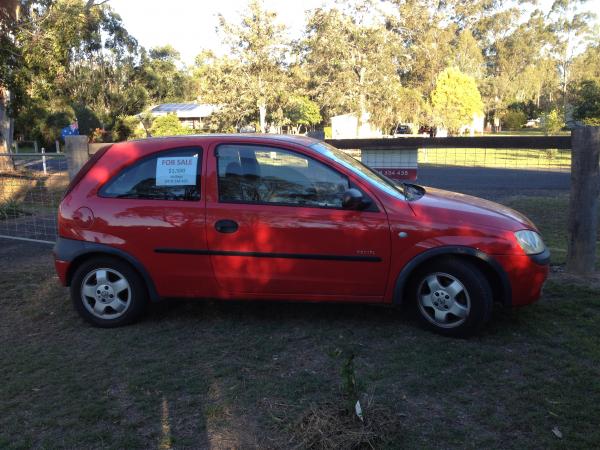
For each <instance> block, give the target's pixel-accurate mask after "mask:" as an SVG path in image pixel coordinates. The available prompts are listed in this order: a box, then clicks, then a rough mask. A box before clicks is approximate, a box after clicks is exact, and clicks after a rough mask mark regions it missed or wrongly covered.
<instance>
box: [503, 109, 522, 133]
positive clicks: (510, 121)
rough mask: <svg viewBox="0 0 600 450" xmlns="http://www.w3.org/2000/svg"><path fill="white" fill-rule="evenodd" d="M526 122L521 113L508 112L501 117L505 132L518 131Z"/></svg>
mask: <svg viewBox="0 0 600 450" xmlns="http://www.w3.org/2000/svg"><path fill="white" fill-rule="evenodd" d="M526 122H527V116H526V115H525V113H524V112H523V111H515V110H509V111H506V112H505V113H504V115H503V116H502V125H503V127H504V128H505V129H507V130H518V129H520V128H522V127H523V125H525V123H526Z"/></svg>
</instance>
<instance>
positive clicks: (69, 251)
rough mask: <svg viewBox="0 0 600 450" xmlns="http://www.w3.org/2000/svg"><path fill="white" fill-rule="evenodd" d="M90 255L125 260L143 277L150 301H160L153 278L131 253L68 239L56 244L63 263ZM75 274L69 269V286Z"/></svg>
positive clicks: (56, 251)
mask: <svg viewBox="0 0 600 450" xmlns="http://www.w3.org/2000/svg"><path fill="white" fill-rule="evenodd" d="M90 253H103V254H106V255H114V256H118V257H120V258H123V259H124V260H125V261H127V262H128V263H129V264H131V265H132V266H133V267H134V268H135V269H136V270H137V271H138V272H139V274H140V275H141V276H142V278H143V279H144V283H145V284H146V288H147V289H148V295H149V296H150V300H152V301H158V300H160V296H159V295H158V293H157V292H156V287H155V286H154V282H153V281H152V277H150V274H149V273H148V271H147V270H146V268H145V267H144V266H143V265H142V264H141V263H140V262H139V261H138V260H137V259H136V258H134V257H133V256H131V255H130V254H129V253H126V252H124V251H123V250H120V249H118V248H115V247H111V246H110V245H106V244H98V243H96V242H86V241H77V240H74V239H66V238H62V237H59V238H58V239H57V240H56V244H54V256H55V258H56V259H59V260H61V261H68V262H70V263H72V262H73V261H75V260H76V259H78V258H80V257H82V256H85V255H88V254H90ZM72 274H73V267H69V273H68V275H67V286H68V285H70V283H71V275H72Z"/></svg>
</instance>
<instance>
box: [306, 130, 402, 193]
mask: <svg viewBox="0 0 600 450" xmlns="http://www.w3.org/2000/svg"><path fill="white" fill-rule="evenodd" d="M310 148H312V149H313V150H316V151H318V152H319V153H321V154H322V155H325V156H327V157H329V158H331V159H333V160H334V161H335V162H337V163H339V164H341V165H342V166H344V167H345V168H347V169H349V170H351V171H352V172H353V173H355V174H356V175H358V176H359V177H360V178H362V179H363V180H366V181H368V182H369V183H371V184H374V185H375V186H377V187H378V188H379V189H381V190H383V191H385V192H386V193H388V194H390V195H393V196H394V197H396V198H399V199H402V200H405V199H406V197H405V195H404V193H403V187H402V185H400V184H398V183H395V182H394V181H393V180H390V179H389V178H388V177H386V176H383V175H381V174H379V173H377V172H375V171H374V170H373V169H371V168H369V167H367V166H365V165H364V164H363V163H361V162H360V161H359V160H357V159H355V158H353V157H352V156H349V155H347V154H346V153H344V152H343V151H341V150H338V149H337V148H335V147H333V146H331V145H329V144H326V143H325V142H317V143H316V144H313V145H311V146H310Z"/></svg>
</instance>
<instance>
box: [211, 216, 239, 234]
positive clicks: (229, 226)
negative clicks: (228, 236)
mask: <svg viewBox="0 0 600 450" xmlns="http://www.w3.org/2000/svg"><path fill="white" fill-rule="evenodd" d="M238 228H239V226H238V224H237V222H235V221H233V220H227V219H225V220H219V221H217V223H215V230H217V231H218V232H219V233H235V232H236V231H237V230H238Z"/></svg>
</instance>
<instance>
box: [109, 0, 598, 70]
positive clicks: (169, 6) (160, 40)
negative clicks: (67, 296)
mask: <svg viewBox="0 0 600 450" xmlns="http://www.w3.org/2000/svg"><path fill="white" fill-rule="evenodd" d="M263 2H264V5H265V6H266V8H267V9H268V10H271V11H275V12H276V13H277V16H278V18H279V21H280V22H281V23H284V24H285V25H286V26H287V28H288V32H289V33H290V35H291V36H290V37H292V38H298V37H299V36H300V34H301V32H302V30H303V28H304V23H305V19H306V11H308V10H311V9H314V8H318V7H319V6H322V5H323V4H326V5H331V4H333V3H334V0H263ZM109 4H110V5H111V6H112V8H113V9H114V10H115V11H116V12H117V13H119V14H120V16H121V18H122V19H123V23H124V24H125V28H126V29H127V30H128V31H129V33H130V34H131V35H133V36H134V37H135V38H136V39H137V40H138V42H139V43H140V44H141V45H142V46H144V47H146V48H147V49H149V48H152V47H156V46H159V45H166V44H171V45H172V46H173V47H175V49H177V50H178V51H179V52H180V53H181V57H182V60H183V62H185V63H186V64H192V63H193V62H194V58H195V56H196V55H197V54H198V53H200V51H201V50H203V49H210V50H213V51H215V52H216V53H217V54H219V55H220V54H223V53H225V51H226V49H225V48H224V47H223V45H222V44H221V39H220V37H219V36H218V35H217V32H216V30H215V29H216V26H217V24H218V14H223V16H224V17H225V19H227V20H228V21H230V22H234V23H237V22H238V21H239V19H240V17H241V15H242V12H243V11H244V10H245V9H246V6H247V4H248V0H208V1H207V0H166V1H165V0H109ZM551 4H552V0H540V6H541V8H542V9H549V8H550V5H551ZM587 7H588V8H589V9H590V10H591V11H594V10H595V11H596V12H597V13H598V14H599V15H600V0H588V2H587Z"/></svg>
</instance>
